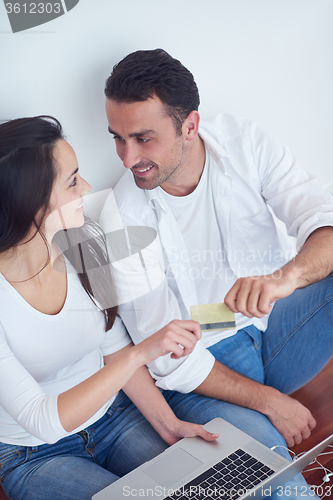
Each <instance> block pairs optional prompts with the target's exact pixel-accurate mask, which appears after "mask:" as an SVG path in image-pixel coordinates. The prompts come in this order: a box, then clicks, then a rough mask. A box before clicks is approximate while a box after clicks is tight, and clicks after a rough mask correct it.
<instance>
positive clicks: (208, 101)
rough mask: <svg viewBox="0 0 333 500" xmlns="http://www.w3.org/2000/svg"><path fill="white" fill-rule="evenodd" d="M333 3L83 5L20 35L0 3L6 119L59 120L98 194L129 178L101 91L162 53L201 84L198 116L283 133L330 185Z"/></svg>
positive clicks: (109, 1)
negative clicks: (130, 64) (223, 116)
mask: <svg viewBox="0 0 333 500" xmlns="http://www.w3.org/2000/svg"><path fill="white" fill-rule="evenodd" d="M332 21H333V1H332V0H205V1H203V0H201V1H198V0H141V1H138V0H118V1H114V0H80V2H79V4H78V5H77V6H76V7H75V8H73V9H72V10H71V11H70V12H68V13H67V14H65V15H64V16H62V17H60V18H58V19H56V20H54V21H51V22H49V23H47V24H44V25H42V26H39V27H36V28H33V29H30V30H27V31H25V32H21V33H16V34H13V33H12V32H11V29H10V24H9V21H8V18H7V15H6V12H5V6H4V3H3V2H1V3H0V63H1V64H0V73H1V76H0V119H12V118H17V117H21V116H33V115H39V114H51V115H54V116H55V117H56V118H58V119H59V120H60V121H61V123H62V125H63V126H64V129H65V133H66V135H67V138H68V141H69V142H70V143H71V145H72V146H73V147H74V149H75V151H76V153H77V156H78V159H79V164H80V173H81V175H82V176H83V177H85V178H86V179H87V181H88V182H89V183H90V184H91V185H92V186H93V191H94V192H98V191H100V190H102V189H106V188H109V187H112V186H114V185H115V183H116V182H117V180H118V179H119V178H120V176H121V175H122V173H123V171H124V168H123V166H122V164H121V162H120V160H119V159H118V158H117V156H116V153H115V148H114V144H113V139H112V136H110V134H108V132H107V122H106V118H105V112H104V84H105V80H106V78H107V77H108V75H109V74H110V72H111V69H112V67H113V65H114V64H115V63H117V62H118V61H119V60H120V59H121V58H123V57H124V56H125V55H126V54H128V53H129V52H132V51H135V50H138V49H154V48H157V47H162V48H164V49H165V50H166V51H168V52H169V53H170V54H171V55H172V56H174V57H176V58H178V59H180V60H181V61H182V63H183V64H184V65H185V66H186V67H187V68H188V69H189V70H190V71H191V72H192V73H193V74H194V77H195V79H196V82H197V84H198V87H199V91H200V96H201V106H200V109H199V111H200V114H201V117H202V118H203V119H204V118H208V117H211V116H213V115H215V114H217V113H218V112H229V113H232V114H235V115H238V116H244V117H247V118H251V119H253V120H256V121H258V122H260V123H261V124H262V125H263V126H264V127H266V128H267V129H268V130H270V131H271V132H273V133H276V134H277V135H278V136H279V137H280V138H281V139H282V140H283V141H284V142H285V143H286V144H288V145H289V146H290V147H291V149H292V150H293V151H294V152H295V154H296V155H297V156H298V158H299V160H300V162H301V164H302V165H303V166H304V168H305V169H306V170H308V171H309V172H311V173H313V174H315V175H316V176H317V177H318V179H319V181H320V183H321V184H322V185H323V186H325V187H329V186H330V185H331V184H332V187H333V169H332V163H333V161H332V160H333V141H332V137H333V112H332V111H333V92H332V89H333V64H332V51H333V30H332V25H333V22H332Z"/></svg>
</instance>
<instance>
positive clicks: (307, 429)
mask: <svg viewBox="0 0 333 500" xmlns="http://www.w3.org/2000/svg"><path fill="white" fill-rule="evenodd" d="M267 389H269V398H268V400H267V404H268V408H267V409H266V410H265V411H263V413H265V414H266V416H267V417H268V418H269V420H270V421H271V422H272V424H273V425H274V427H276V429H277V430H278V431H279V432H280V434H282V436H283V437H284V439H285V440H286V443H287V446H288V448H291V447H293V446H295V445H296V444H300V443H301V442H302V441H303V440H304V439H307V438H308V437H309V436H310V434H311V431H312V430H313V429H314V428H315V427H316V421H315V419H314V418H313V416H312V415H311V413H310V411H309V410H308V409H307V408H305V406H303V405H302V404H301V403H300V402H299V401H296V399H293V398H291V397H290V396H287V395H286V394H283V393H281V392H279V391H277V390H276V389H273V388H271V387H270V388H268V387H267Z"/></svg>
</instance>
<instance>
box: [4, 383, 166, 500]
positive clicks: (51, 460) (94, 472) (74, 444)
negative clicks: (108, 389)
mask: <svg viewBox="0 0 333 500" xmlns="http://www.w3.org/2000/svg"><path fill="white" fill-rule="evenodd" d="M166 448H167V444H166V443H165V442H164V441H163V440H162V438H161V437H160V436H159V435H158V434H157V432H156V431H155V430H154V429H153V427H152V426H151V425H150V424H149V422H148V421H147V420H146V419H145V418H144V417H143V415H142V414H141V413H140V412H139V410H138V409H137V408H136V406H135V405H134V404H133V403H132V402H131V401H130V400H129V399H128V398H127V396H126V395H125V394H124V393H123V392H122V391H121V392H120V393H119V395H118V397H117V398H116V400H115V401H114V403H113V404H112V405H111V407H110V408H109V409H108V411H107V412H106V414H105V415H104V416H103V417H102V418H100V419H99V420H98V421H97V422H95V423H94V424H93V425H92V426H90V427H88V428H87V429H85V430H84V431H80V432H78V433H77V434H73V435H71V436H68V437H65V438H64V439H61V440H60V441H58V442H57V443H55V444H52V445H49V444H43V445H40V446H32V447H23V446H13V445H8V444H4V443H0V464H1V465H0V479H1V484H2V487H3V489H4V491H5V493H6V494H7V496H8V497H9V498H10V499H14V500H23V499H24V500H88V499H90V498H91V497H92V495H94V494H95V493H96V492H97V491H99V490H101V489H103V488H105V487H106V486H108V485H109V484H111V483H112V482H113V481H116V480H117V479H118V477H120V476H123V475H124V474H127V473H128V472H130V471H131V470H133V469H135V468H136V467H138V466H139V465H141V464H142V463H144V462H145V461H147V460H151V459H152V458H153V457H154V456H156V455H158V454H159V453H162V451H164V450H165V449H166Z"/></svg>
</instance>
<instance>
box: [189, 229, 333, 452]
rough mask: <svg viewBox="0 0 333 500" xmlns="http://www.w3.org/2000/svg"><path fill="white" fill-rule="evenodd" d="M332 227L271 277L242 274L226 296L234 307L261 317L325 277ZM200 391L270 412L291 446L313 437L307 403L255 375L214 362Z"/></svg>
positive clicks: (332, 266)
mask: <svg viewBox="0 0 333 500" xmlns="http://www.w3.org/2000/svg"><path fill="white" fill-rule="evenodd" d="M332 248H333V228H332V227H322V228H319V229H317V230H315V231H314V232H313V233H312V234H311V235H310V237H309V238H308V239H307V241H306V242H305V244H304V246H303V248H302V250H301V251H300V252H299V254H298V255H297V256H296V257H295V259H293V260H292V261H291V262H289V263H288V264H286V265H285V266H284V267H282V268H281V269H280V270H278V271H276V272H275V273H273V274H270V275H267V276H255V277H249V278H240V279H238V280H237V281H236V283H235V284H234V286H233V287H232V288H231V289H230V291H229V292H228V294H227V295H226V297H225V303H226V304H227V305H228V307H229V308H230V309H231V310H232V311H233V312H240V313H242V314H244V315H246V316H248V317H251V318H252V317H253V316H256V317H258V318H261V317H262V316H264V315H265V314H267V313H269V312H270V310H271V309H272V306H271V305H270V304H271V303H272V302H275V301H276V300H278V299H281V298H283V297H287V296H288V295H290V294H291V293H293V291H294V290H296V289H297V288H304V287H306V286H308V285H310V284H312V283H315V282H317V281H320V280H321V279H323V278H325V277H326V276H327V275H328V274H329V273H331V272H332V271H333V252H332ZM195 392H198V393H199V394H204V395H206V396H210V397H214V398H218V399H222V400H225V401H229V402H231V403H234V404H237V405H239V406H244V407H246V408H251V409H253V410H256V411H259V412H261V413H263V414H264V415H266V416H267V417H268V418H269V419H270V421H271V422H272V424H273V425H274V426H275V427H276V428H277V429H278V430H279V432H280V433H281V434H282V435H283V436H284V438H285V439H286V442H287V444H288V446H293V445H294V444H299V443H300V442H301V441H302V440H303V439H306V438H307V437H309V436H310V434H311V430H312V429H314V427H315V425H316V422H315V420H314V418H313V417H312V415H311V413H310V412H309V410H307V408H305V407H304V406H303V405H301V404H300V403H299V402H298V401H296V400H294V399H292V398H290V397H289V396H287V395H285V394H282V393H281V392H279V391H277V390H276V389H274V388H272V387H268V386H264V385H262V384H259V383H257V382H254V381H253V380H250V379H248V378H246V377H244V376H242V375H240V374H238V373H236V372H234V371H232V370H230V369H229V368H227V367H226V366H224V365H222V364H221V363H218V362H215V365H214V368H213V370H212V371H211V372H210V374H209V375H208V377H207V378H206V379H205V381H204V382H203V383H202V384H201V385H200V386H199V387H198V388H197V389H196V391H195Z"/></svg>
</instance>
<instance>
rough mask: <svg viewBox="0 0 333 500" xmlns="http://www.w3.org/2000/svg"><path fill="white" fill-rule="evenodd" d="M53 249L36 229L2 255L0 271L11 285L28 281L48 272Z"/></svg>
mask: <svg viewBox="0 0 333 500" xmlns="http://www.w3.org/2000/svg"><path fill="white" fill-rule="evenodd" d="M50 258H51V247H50V245H49V243H48V242H47V240H46V239H45V238H43V236H42V233H40V232H36V229H34V230H33V231H31V232H30V234H29V235H28V236H27V237H26V238H25V239H24V240H23V241H22V242H21V243H19V244H18V245H17V246H15V247H12V248H10V249H9V250H7V251H6V252H2V253H0V271H1V273H2V274H3V276H4V277H5V278H6V280H7V281H9V282H10V283H21V282H24V281H28V280H30V279H32V278H34V277H35V276H38V275H40V274H41V273H42V272H44V271H47V268H48V266H50V265H52V264H51V259H50Z"/></svg>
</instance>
